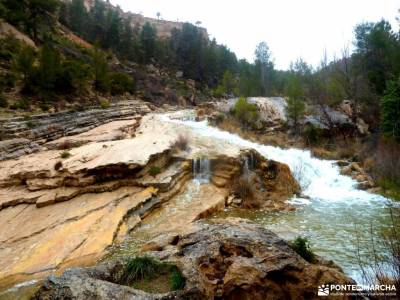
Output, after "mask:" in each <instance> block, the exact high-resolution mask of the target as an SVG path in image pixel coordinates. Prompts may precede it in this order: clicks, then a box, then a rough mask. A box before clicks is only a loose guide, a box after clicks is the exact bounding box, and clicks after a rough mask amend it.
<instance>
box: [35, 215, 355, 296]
mask: <svg viewBox="0 0 400 300" xmlns="http://www.w3.org/2000/svg"><path fill="white" fill-rule="evenodd" d="M152 243H153V247H152V249H156V250H155V251H154V250H153V251H147V252H145V255H150V256H152V257H155V258H157V259H161V260H163V261H168V262H172V263H174V264H177V265H178V266H179V267H180V269H181V270H182V272H183V275H184V276H185V278H186V286H185V288H184V290H182V291H178V292H172V293H167V294H149V293H145V292H142V291H138V290H135V289H133V288H131V287H127V286H122V285H119V284H118V283H119V282H120V279H121V278H120V276H121V275H120V274H122V273H121V269H122V268H123V266H122V264H121V262H118V261H116V262H112V263H107V264H103V265H101V266H98V267H95V268H90V269H71V270H68V271H67V272H66V273H64V274H63V275H62V276H61V277H51V278H49V279H48V280H46V281H45V283H44V284H43V286H42V287H41V288H40V290H39V291H38V292H37V293H36V295H35V297H34V299H60V298H63V297H64V298H65V297H68V299H87V298H95V299H110V298H113V299H114V298H118V299H275V300H277V299H318V296H317V289H318V286H319V285H322V284H325V283H327V282H335V283H336V284H352V283H353V281H352V280H351V279H350V278H348V277H346V276H345V275H344V274H343V272H342V271H341V270H340V269H339V268H338V267H335V266H334V264H332V263H327V262H322V261H319V262H317V263H315V264H311V263H308V262H306V261H305V260H304V259H302V258H301V257H300V256H299V255H297V254H296V253H295V252H294V251H293V250H292V249H291V248H290V247H289V245H288V244H287V243H286V242H285V241H284V240H282V239H280V238H279V237H278V236H277V235H275V234H274V233H272V232H270V231H268V230H266V229H264V228H263V227H260V226H257V225H255V224H253V223H248V222H245V221H243V220H240V219H230V220H217V221H215V222H214V223H212V224H205V223H203V222H197V223H195V224H194V225H193V227H192V228H191V229H190V232H189V233H185V234H182V235H176V236H171V235H169V236H160V237H159V238H157V240H155V241H153V242H152ZM154 245H157V247H154ZM111 295H112V296H111ZM109 297H110V298H109ZM338 299H348V298H347V297H346V296H342V297H340V296H339V297H338Z"/></svg>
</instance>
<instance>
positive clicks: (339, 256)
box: [161, 115, 400, 280]
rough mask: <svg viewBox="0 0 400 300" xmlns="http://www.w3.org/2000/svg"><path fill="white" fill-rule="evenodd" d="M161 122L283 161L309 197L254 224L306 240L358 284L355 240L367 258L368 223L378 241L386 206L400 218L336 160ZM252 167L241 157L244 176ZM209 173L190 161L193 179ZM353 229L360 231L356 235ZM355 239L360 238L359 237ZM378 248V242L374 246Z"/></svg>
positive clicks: (205, 165) (385, 225) (194, 125)
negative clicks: (344, 172)
mask: <svg viewBox="0 0 400 300" xmlns="http://www.w3.org/2000/svg"><path fill="white" fill-rule="evenodd" d="M161 120H163V121H165V122H172V123H175V124H177V125H180V126H185V127H186V128H187V129H190V130H191V131H192V132H193V135H196V136H202V137H203V138H207V139H210V143H220V144H222V145H225V144H232V145H235V146H238V147H240V148H243V149H254V150H256V151H258V152H259V153H260V154H261V155H262V156H264V157H265V158H267V159H272V160H275V161H278V162H282V163H286V164H287V165H288V166H289V167H290V169H291V170H292V172H293V175H294V176H295V177H296V179H297V180H298V181H299V183H300V185H301V187H302V190H303V194H304V195H307V196H308V197H309V199H303V198H297V197H294V198H292V199H288V200H289V202H291V203H293V204H294V205H296V206H301V209H298V210H296V211H294V212H291V213H282V214H268V213H267V214H266V213H263V212H262V211H260V212H253V213H256V214H257V217H256V218H255V220H256V221H257V222H260V223H261V224H264V225H265V226H266V227H267V228H269V229H271V230H273V231H275V232H277V233H278V234H280V235H282V236H283V237H285V238H288V239H292V238H294V237H295V236H297V235H304V236H307V237H308V238H309V239H310V241H311V243H312V245H313V248H314V249H315V252H316V253H317V254H319V255H322V256H325V257H328V258H329V259H333V260H334V261H335V262H337V263H338V264H339V265H340V266H341V267H343V269H344V270H345V272H346V273H347V274H349V275H350V276H351V277H353V278H355V279H356V280H360V277H361V274H360V268H359V262H358V260H357V259H356V255H355V250H356V249H357V247H359V245H358V244H357V243H358V242H357V241H358V240H360V241H361V242H360V243H361V250H360V252H361V254H360V255H364V258H365V257H368V249H369V248H368V247H369V244H368V241H370V240H371V232H370V226H371V224H374V238H375V239H376V240H377V241H379V240H380V239H381V237H382V235H381V232H386V231H388V230H389V228H390V224H391V221H390V220H391V212H390V211H389V207H392V208H394V209H396V210H394V214H395V217H397V218H400V210H399V207H400V205H399V203H398V202H396V201H392V200H390V199H387V198H385V197H383V196H381V195H376V194H371V193H368V192H367V191H362V190H358V189H357V188H356V186H357V182H356V181H355V180H353V179H352V178H351V177H348V176H343V175H341V174H340V168H339V167H338V166H337V165H336V164H335V162H334V161H330V160H323V159H318V158H316V157H313V156H312V155H311V152H310V151H308V150H302V149H295V148H291V149H282V148H279V147H274V146H268V145H262V144H258V143H254V142H251V141H249V140H246V139H243V138H241V137H240V136H238V135H236V134H232V133H229V132H226V131H222V130H220V129H218V128H215V127H211V126H208V124H207V121H202V122H193V121H186V120H182V119H180V120H179V119H171V118H170V117H169V115H162V116H161ZM211 140H212V141H211ZM254 163H256V162H255V161H254V158H251V157H250V156H249V157H243V169H244V170H243V172H245V171H246V169H247V170H249V171H250V170H251V168H252V167H253V168H254ZM207 169H209V162H207V161H206V160H204V159H203V160H202V159H197V160H196V161H194V162H193V173H194V177H195V178H208V176H209V175H208V174H209V172H207V171H205V170H207ZM253 217H254V216H253ZM253 217H252V218H253ZM355 226H357V228H359V230H358V231H357V232H355ZM355 235H357V236H358V238H357V239H356V238H355ZM382 245H383V243H380V244H379V245H378V246H382ZM378 248H379V250H378V251H380V252H381V253H383V254H384V255H388V253H387V252H385V251H387V249H385V248H384V247H383V246H382V247H378Z"/></svg>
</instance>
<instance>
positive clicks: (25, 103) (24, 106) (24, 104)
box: [10, 99, 29, 110]
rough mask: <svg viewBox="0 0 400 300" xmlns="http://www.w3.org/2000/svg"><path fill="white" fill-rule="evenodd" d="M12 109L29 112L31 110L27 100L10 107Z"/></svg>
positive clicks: (19, 101)
mask: <svg viewBox="0 0 400 300" xmlns="http://www.w3.org/2000/svg"><path fill="white" fill-rule="evenodd" d="M10 108H11V109H14V110H16V109H22V110H27V109H28V108H29V103H28V101H27V100H26V99H21V100H18V101H17V102H15V103H14V104H12V105H10Z"/></svg>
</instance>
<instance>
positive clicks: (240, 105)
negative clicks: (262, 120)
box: [232, 97, 259, 126]
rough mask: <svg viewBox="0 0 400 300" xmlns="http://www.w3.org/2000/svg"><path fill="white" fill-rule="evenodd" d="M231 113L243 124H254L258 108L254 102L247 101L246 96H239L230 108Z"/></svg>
mask: <svg viewBox="0 0 400 300" xmlns="http://www.w3.org/2000/svg"><path fill="white" fill-rule="evenodd" d="M232 113H233V115H234V116H235V118H236V119H238V120H239V121H240V122H241V123H242V124H243V125H246V126H254V125H255V123H256V121H257V120H258V117H259V110H258V107H257V105H256V104H253V103H249V102H248V101H247V99H246V98H244V97H240V98H239V100H238V101H236V104H235V106H234V107H233V110H232Z"/></svg>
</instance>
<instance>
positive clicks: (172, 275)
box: [120, 256, 185, 291]
mask: <svg viewBox="0 0 400 300" xmlns="http://www.w3.org/2000/svg"><path fill="white" fill-rule="evenodd" d="M160 276H168V281H169V286H170V288H171V290H173V291H176V290H180V289H183V288H184V286H185V277H183V275H182V273H181V271H180V270H179V268H178V267H177V266H175V265H172V264H169V263H162V262H159V261H157V260H155V259H153V258H151V257H148V256H143V257H134V258H130V259H129V260H128V261H127V263H126V265H125V267H124V270H123V273H122V277H121V280H120V283H122V284H126V285H132V284H135V281H139V280H146V281H151V280H152V279H155V278H157V277H160Z"/></svg>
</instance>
